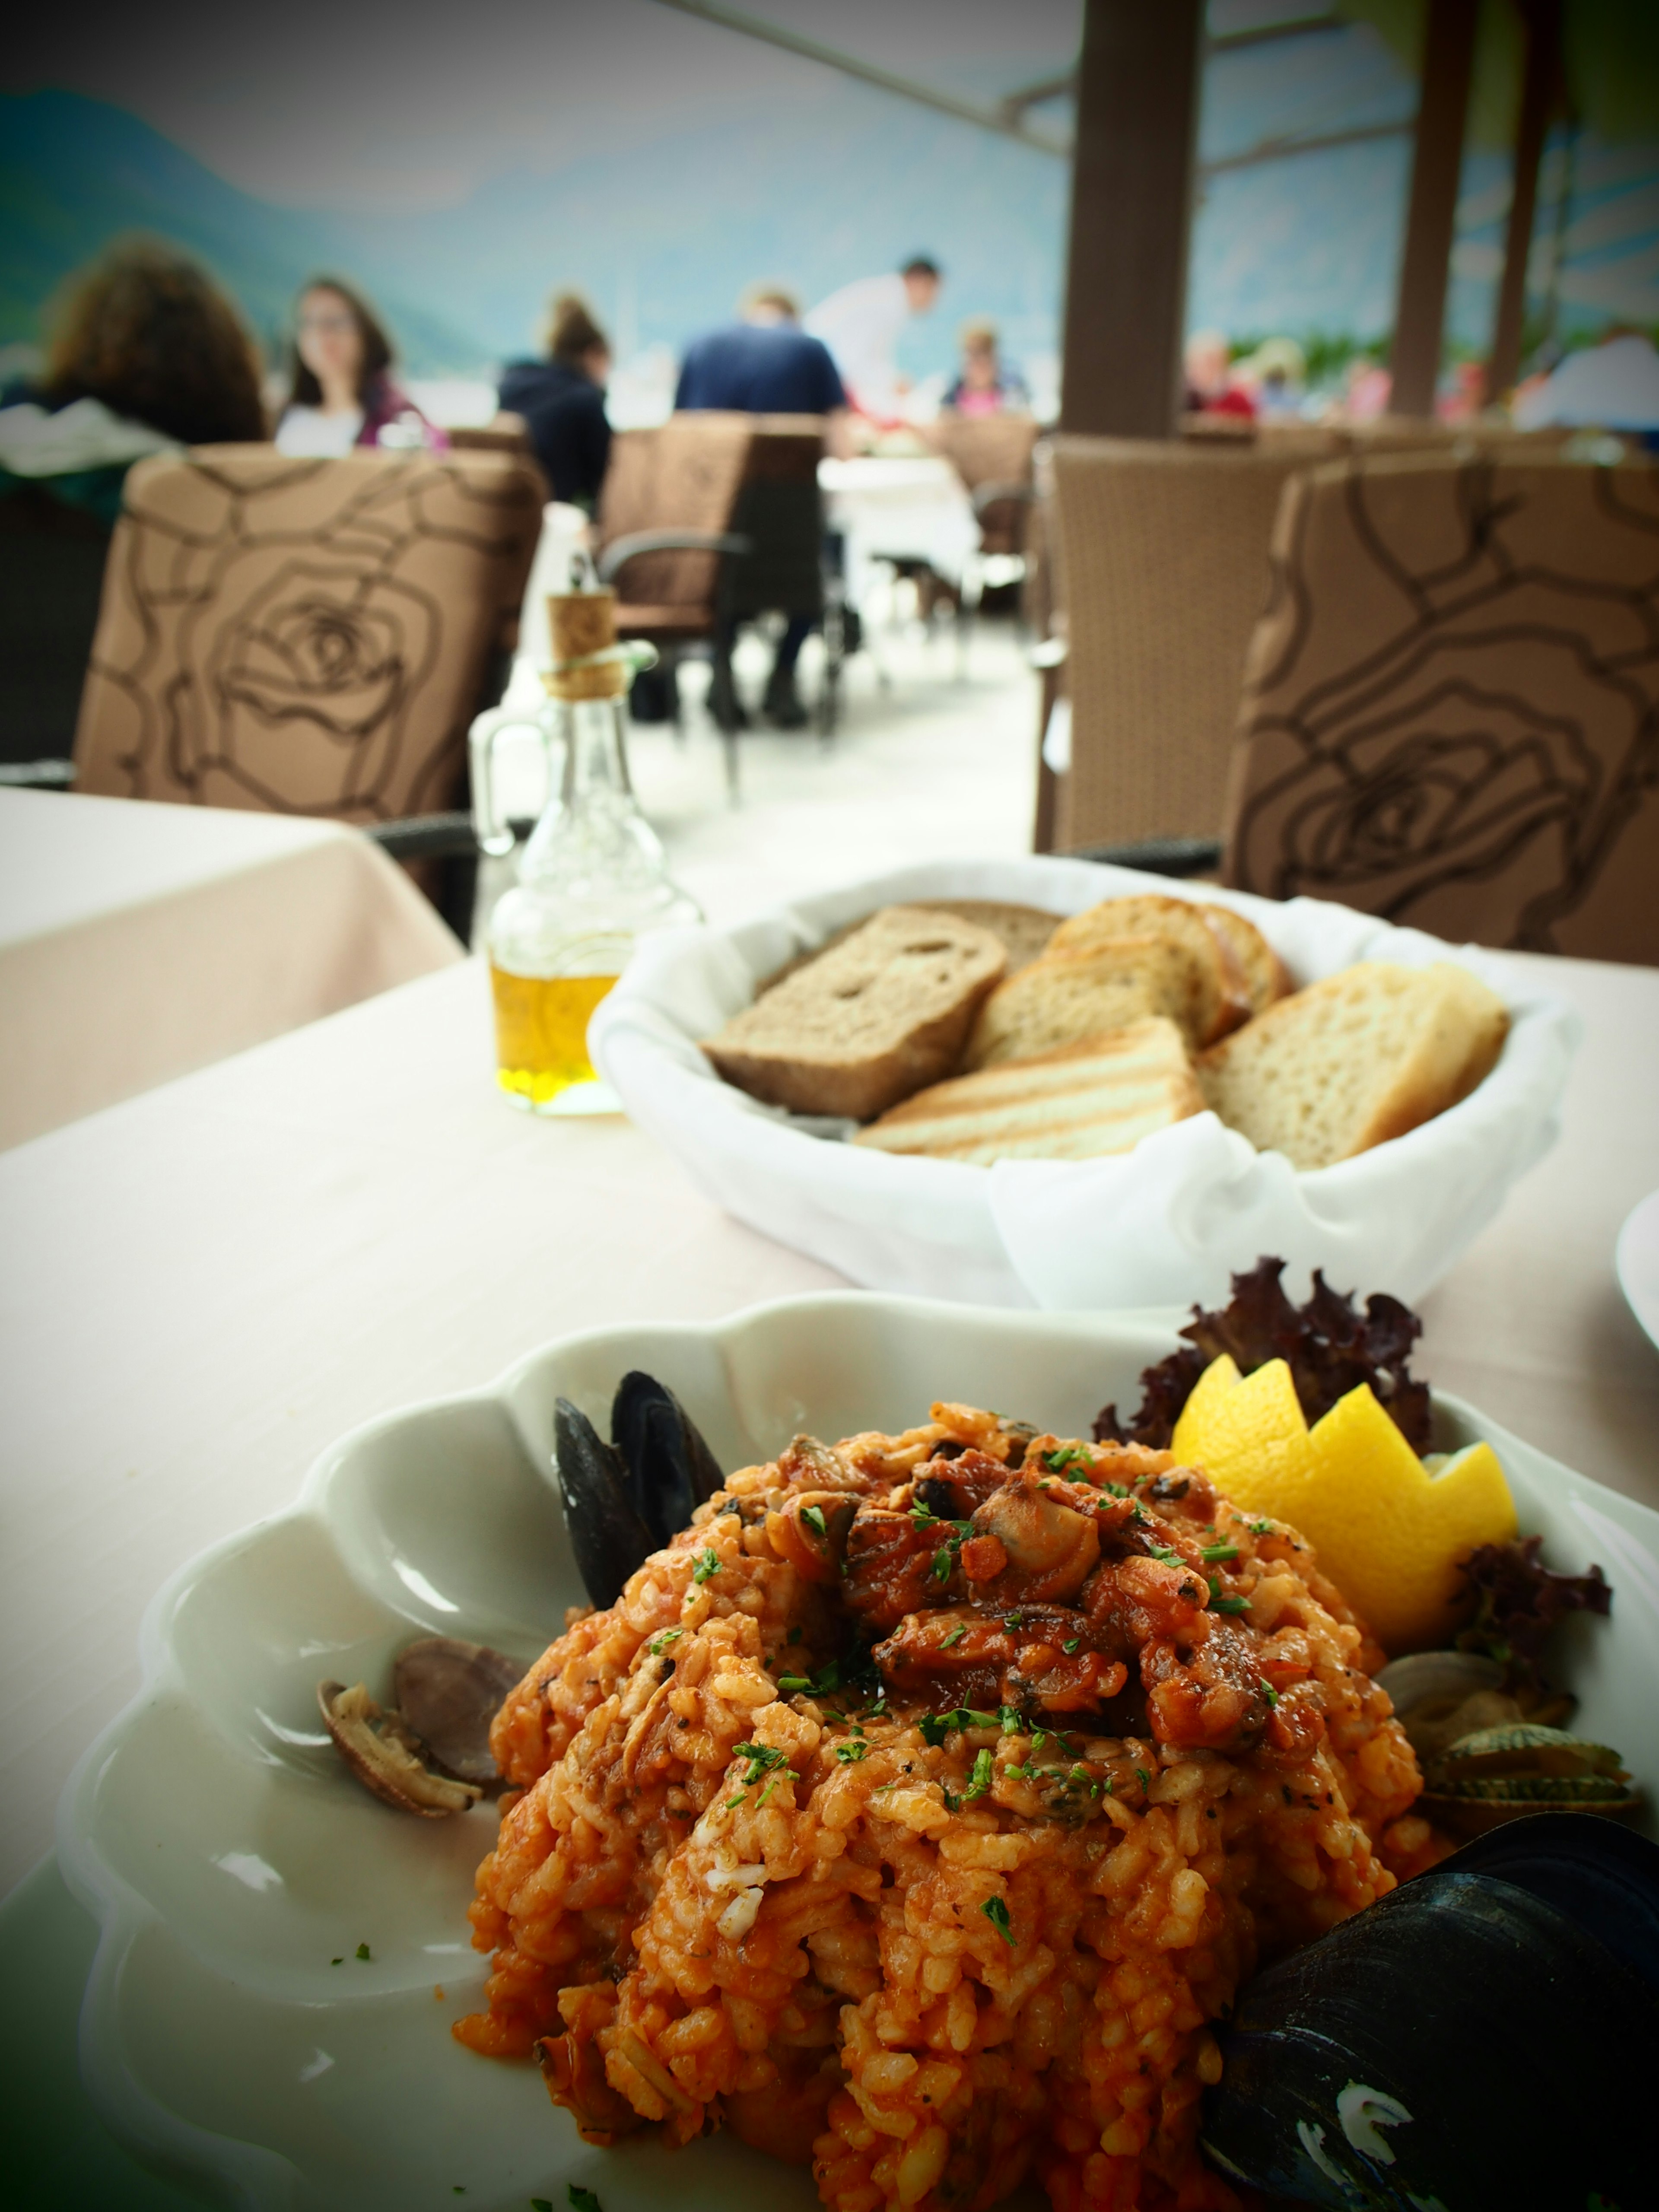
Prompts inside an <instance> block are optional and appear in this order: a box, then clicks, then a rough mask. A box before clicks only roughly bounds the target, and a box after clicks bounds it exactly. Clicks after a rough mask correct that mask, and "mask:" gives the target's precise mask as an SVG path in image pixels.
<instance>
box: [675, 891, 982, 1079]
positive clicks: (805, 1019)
mask: <svg viewBox="0 0 1659 2212" xmlns="http://www.w3.org/2000/svg"><path fill="white" fill-rule="evenodd" d="M1006 961H1007V956H1006V953H1005V952H1004V951H1003V947H1002V943H1001V940H1000V939H999V938H997V937H995V936H994V935H993V934H992V933H991V932H990V931H989V930H988V929H981V928H979V927H977V926H976V925H975V923H973V922H970V921H962V920H961V919H960V918H959V917H958V916H957V915H951V914H941V913H935V912H934V911H933V909H932V908H927V907H914V906H903V907H884V908H882V910H881V912H880V913H879V914H877V915H872V917H871V919H870V920H869V921H866V922H865V923H864V924H863V925H862V927H860V928H858V929H855V930H854V932H853V933H852V934H851V935H850V936H849V937H845V938H843V939H842V941H841V943H840V944H839V945H833V946H831V947H830V949H829V951H826V952H823V953H820V954H819V956H818V957H817V959H815V960H813V961H811V962H810V963H808V965H807V966H805V968H799V969H796V971H795V972H794V974H793V975H789V976H787V978H786V979H785V980H784V981H782V982H781V983H779V984H777V985H775V987H774V988H773V989H771V990H769V991H768V992H767V993H766V994H765V996H764V997H763V998H760V999H757V1000H756V1001H755V1003H754V1005H753V1006H746V1007H744V1011H743V1012H741V1013H740V1014H734V1015H733V1016H732V1019H731V1020H730V1021H729V1022H727V1024H726V1026H725V1028H724V1029H723V1030H720V1032H719V1034H718V1035H717V1036H712V1037H708V1038H705V1039H704V1041H703V1047H702V1048H703V1050H704V1051H705V1052H706V1053H707V1054H708V1057H709V1059H710V1060H713V1061H714V1066H716V1067H717V1068H718V1069H719V1070H720V1073H721V1074H722V1075H723V1076H724V1077H725V1078H726V1081H727V1082H728V1083H735V1084H736V1085H738V1088H739V1089H740V1090H743V1091H748V1092H749V1093H750V1096H751V1097H756V1098H762V1099H764V1100H765V1101H766V1103H767V1104H768V1105H769V1106H787V1107H788V1108H789V1109H790V1111H791V1112H792V1113H796V1114H837V1115H850V1116H851V1118H852V1119H853V1120H854V1121H871V1120H872V1119H873V1118H874V1117H875V1115H878V1114H883V1113H885V1111H886V1110H887V1109H888V1108H889V1107H890V1106H892V1105H896V1103H897V1102H898V1101H899V1100H900V1099H901V1098H908V1097H909V1096H910V1094H911V1092H912V1091H920V1090H921V1088H922V1087H923V1085H926V1084H929V1083H937V1082H938V1081H939V1079H940V1078H941V1077H942V1076H945V1075H948V1074H949V1073H951V1070H952V1069H953V1068H954V1067H955V1066H956V1064H957V1060H958V1058H959V1057H960V1055H961V1052H962V1048H963V1043H964V1042H966V1040H967V1036H968V1032H969V1030H970V1029H971V1028H972V1026H973V1022H974V1017H975V1014H976V1013H977V1012H979V1009H980V1006H981V1001H982V1000H984V998H985V996H986V994H987V993H988V992H989V991H990V990H991V989H992V988H993V987H994V985H995V983H996V982H997V981H998V979H999V978H1000V976H1001V975H1002V972H1003V969H1004V968H1005V967H1006Z"/></svg>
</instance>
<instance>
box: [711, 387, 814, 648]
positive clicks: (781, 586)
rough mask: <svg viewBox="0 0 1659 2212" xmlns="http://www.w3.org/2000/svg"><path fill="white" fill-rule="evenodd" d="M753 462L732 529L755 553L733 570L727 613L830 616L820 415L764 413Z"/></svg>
mask: <svg viewBox="0 0 1659 2212" xmlns="http://www.w3.org/2000/svg"><path fill="white" fill-rule="evenodd" d="M751 422H752V425H753V432H754V435H753V441H752V442H751V444H750V448H749V461H748V465H747V466H746V468H745V469H744V478H743V483H742V487H741V489H739V491H738V501H737V505H736V507H734V508H733V509H732V529H733V530H734V531H735V532H737V533H738V536H739V537H741V538H747V539H748V540H749V543H750V550H749V551H748V552H747V553H740V554H738V556H736V557H735V558H734V559H733V560H732V562H730V563H729V564H728V567H727V568H726V577H725V605H726V612H727V613H728V614H729V615H731V616H732V618H733V619H734V620H738V621H740V620H742V619H744V617H748V616H751V615H757V614H770V613H777V614H784V615H804V616H809V617H813V618H816V617H817V616H819V615H821V614H822V613H823V494H822V493H821V492H820V491H819V489H818V463H819V462H820V461H821V460H822V459H823V416H821V415H757V416H753V417H751Z"/></svg>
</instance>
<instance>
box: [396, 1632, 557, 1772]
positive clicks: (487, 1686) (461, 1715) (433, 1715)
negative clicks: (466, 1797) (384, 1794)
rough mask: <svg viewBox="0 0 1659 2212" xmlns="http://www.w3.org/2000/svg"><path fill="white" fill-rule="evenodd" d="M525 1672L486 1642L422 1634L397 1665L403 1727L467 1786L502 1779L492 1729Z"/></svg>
mask: <svg viewBox="0 0 1659 2212" xmlns="http://www.w3.org/2000/svg"><path fill="white" fill-rule="evenodd" d="M523 1673H524V1668H522V1666H520V1663H519V1662H518V1661H517V1660H516V1659H509V1658H508V1657H507V1655H506V1653H505V1652H502V1651H493V1650H491V1649H490V1647H489V1644H467V1643H464V1642H463V1641H462V1639H461V1638H459V1637H457V1636H423V1637H422V1638H420V1640H419V1641H418V1642H417V1643H415V1644H405V1645H404V1649H403V1650H401V1651H400V1652H399V1653H398V1657H397V1660H396V1662H395V1663H394V1665H393V1667H392V1684H393V1690H392V1695H393V1698H394V1700H395V1702H396V1705H397V1708H398V1712H399V1714H400V1715H401V1716H402V1717H403V1720H404V1725H405V1726H406V1727H408V1728H409V1729H412V1730H413V1731H414V1733H415V1735H417V1736H418V1737H419V1738H420V1740H421V1741H422V1743H423V1744H424V1745H425V1746H426V1747H427V1749H428V1752H430V1753H431V1754H432V1756H433V1758H434V1759H436V1760H437V1762H438V1764H439V1765H441V1766H443V1767H447V1769H448V1771H449V1772H450V1773H452V1774H458V1775H459V1777H460V1778H461V1779H462V1781H463V1782H494V1781H495V1780H496V1779H497V1778H498V1771H497V1768H496V1765H495V1759H494V1757H493V1756H492V1754H491V1752H490V1748H489V1726H490V1723H491V1722H492V1721H493V1720H494V1719H495V1716H496V1714H497V1713H498V1712H499V1711H501V1702H502V1700H503V1699H505V1698H506V1696H507V1692H508V1691H510V1690H511V1689H513V1687H514V1686H516V1685H517V1683H518V1680H519V1679H520V1676H521V1675H522V1674H523Z"/></svg>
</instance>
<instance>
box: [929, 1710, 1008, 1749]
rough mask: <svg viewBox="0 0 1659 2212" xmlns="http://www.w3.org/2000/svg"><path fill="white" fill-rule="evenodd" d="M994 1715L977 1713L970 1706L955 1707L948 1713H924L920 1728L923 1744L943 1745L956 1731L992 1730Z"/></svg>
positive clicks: (994, 1723) (995, 1716)
mask: <svg viewBox="0 0 1659 2212" xmlns="http://www.w3.org/2000/svg"><path fill="white" fill-rule="evenodd" d="M997 1719H998V1716H997V1715H996V1714H995V1713H978V1712H975V1711H974V1710H973V1708H972V1706H971V1705H957V1706H956V1707H955V1708H954V1709H953V1710H952V1711H950V1712H948V1713H924V1714H923V1715H922V1717H921V1723H920V1724H919V1725H920V1726H921V1740H922V1741H923V1742H924V1743H943V1742H944V1741H945V1737H946V1736H947V1735H951V1734H952V1733H953V1731H954V1730H956V1729H967V1728H994V1727H995V1726H996V1724H997Z"/></svg>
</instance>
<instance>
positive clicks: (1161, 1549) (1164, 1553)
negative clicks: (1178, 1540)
mask: <svg viewBox="0 0 1659 2212" xmlns="http://www.w3.org/2000/svg"><path fill="white" fill-rule="evenodd" d="M1146 1550H1147V1553H1148V1555H1149V1557H1151V1558H1152V1559H1162V1560H1163V1562H1164V1565H1165V1566H1166V1567H1184V1566H1185V1565H1186V1564H1187V1562H1186V1561H1185V1559H1182V1556H1181V1554H1180V1553H1179V1552H1176V1551H1172V1550H1171V1549H1170V1546H1169V1545H1168V1544H1148V1545H1147V1547H1146Z"/></svg>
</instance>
